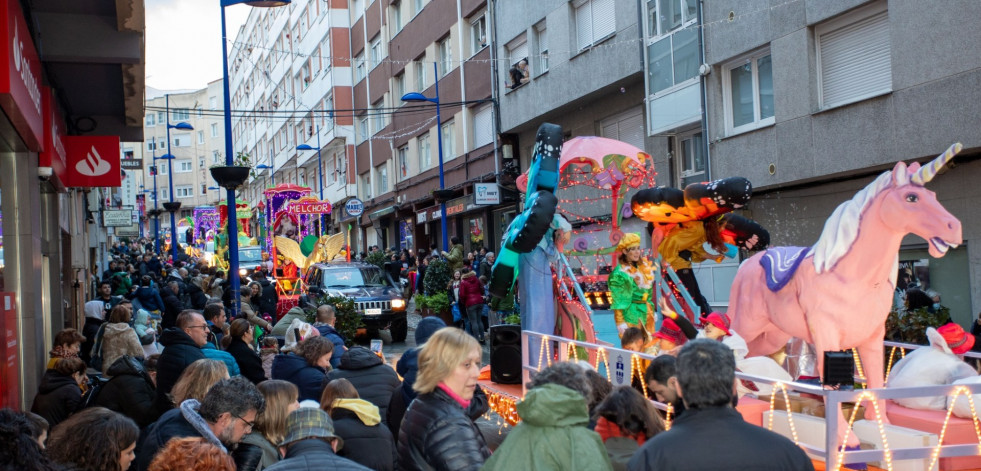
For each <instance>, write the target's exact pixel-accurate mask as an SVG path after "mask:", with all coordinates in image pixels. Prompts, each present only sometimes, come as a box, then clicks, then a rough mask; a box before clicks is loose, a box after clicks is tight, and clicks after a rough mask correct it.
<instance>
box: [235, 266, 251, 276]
mask: <svg viewBox="0 0 981 471" xmlns="http://www.w3.org/2000/svg"><path fill="white" fill-rule="evenodd" d="M248 274H249V270H248V269H245V268H239V269H238V275H239V276H245V275H248Z"/></svg>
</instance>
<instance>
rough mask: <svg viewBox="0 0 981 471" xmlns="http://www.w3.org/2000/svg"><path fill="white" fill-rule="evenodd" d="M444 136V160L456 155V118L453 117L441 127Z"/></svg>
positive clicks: (440, 130)
mask: <svg viewBox="0 0 981 471" xmlns="http://www.w3.org/2000/svg"><path fill="white" fill-rule="evenodd" d="M439 132H440V133H441V134H440V135H441V136H442V138H443V160H450V159H452V158H453V157H456V120H455V119H451V120H449V121H447V122H445V123H443V124H442V125H441V126H440V127H439Z"/></svg>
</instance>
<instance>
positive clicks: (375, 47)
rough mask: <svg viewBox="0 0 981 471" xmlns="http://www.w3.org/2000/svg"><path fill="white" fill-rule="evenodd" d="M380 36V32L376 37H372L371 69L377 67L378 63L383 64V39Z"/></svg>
mask: <svg viewBox="0 0 981 471" xmlns="http://www.w3.org/2000/svg"><path fill="white" fill-rule="evenodd" d="M379 36H381V35H380V34H379V35H375V39H372V40H371V46H370V48H371V50H370V53H371V56H370V57H371V64H370V65H369V68H371V69H374V68H375V67H377V66H378V64H381V61H382V57H383V56H382V46H381V40H380V39H379Z"/></svg>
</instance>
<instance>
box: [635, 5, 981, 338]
mask: <svg viewBox="0 0 981 471" xmlns="http://www.w3.org/2000/svg"><path fill="white" fill-rule="evenodd" d="M651 3H653V2H651ZM692 3H694V2H692ZM924 6H925V5H924V4H923V3H922V2H916V1H913V0H890V1H888V2H886V1H883V0H873V1H868V0H847V1H838V2H825V1H819V0H805V1H799V2H783V3H780V4H776V3H775V2H769V3H766V2H742V1H734V0H731V1H729V0H725V1H724V0H706V1H705V2H704V12H703V15H702V16H703V28H704V37H705V62H706V64H708V67H710V69H709V70H708V75H707V76H706V85H707V93H706V95H707V103H708V106H707V107H706V108H707V123H708V125H707V127H706V132H707V135H708V136H709V139H708V141H709V146H708V147H707V151H708V152H707V155H706V160H707V162H708V165H709V168H710V170H711V174H712V177H714V178H720V177H725V176H732V175H740V176H744V177H746V178H749V179H750V181H752V182H753V185H754V187H755V189H756V194H755V195H754V198H753V201H752V204H751V210H750V212H749V215H750V216H751V217H752V218H753V219H755V220H757V221H759V222H760V223H761V224H762V225H763V226H764V227H766V228H768V229H769V231H770V234H771V239H772V242H773V243H774V244H777V245H803V246H806V245H811V244H813V243H814V242H815V241H816V240H817V238H818V236H819V235H820V233H821V229H822V227H823V224H824V221H825V219H826V218H827V217H828V216H829V215H830V214H831V212H832V211H833V210H834V208H835V207H837V205H838V204H840V203H841V202H843V201H845V200H847V199H849V198H851V197H852V196H853V195H854V194H855V192H856V191H858V190H859V189H861V188H863V187H864V186H865V185H867V184H868V183H869V182H870V181H871V180H872V179H874V178H875V176H877V175H878V174H879V173H881V172H882V171H884V170H887V169H890V168H892V167H893V166H894V165H895V163H896V162H897V161H900V160H902V161H907V162H910V161H913V160H916V161H920V162H923V161H925V160H927V159H929V158H932V157H934V156H936V155H937V154H939V153H941V152H943V151H944V150H945V149H946V148H947V147H948V146H949V145H951V144H952V143H954V142H958V141H959V142H962V143H963V144H964V151H963V152H962V153H961V155H959V156H958V157H957V158H956V159H955V160H954V163H953V164H952V165H949V166H948V169H947V170H946V171H945V172H944V173H943V174H942V175H939V176H938V177H937V178H936V179H934V180H933V182H931V183H929V184H928V185H927V188H928V189H930V190H932V191H935V192H936V194H937V198H938V200H939V202H940V203H941V204H942V205H944V206H945V207H946V208H947V210H948V211H950V212H951V213H952V214H953V215H955V216H957V217H958V218H959V219H960V220H961V222H962V224H963V235H964V240H965V243H964V244H963V245H961V246H960V247H959V248H957V249H952V250H950V251H949V252H948V253H947V254H946V256H945V257H943V258H931V257H930V256H929V255H928V254H927V242H926V241H925V240H923V239H921V238H919V237H917V236H912V235H911V236H907V237H906V239H904V241H903V246H902V250H901V252H900V256H899V259H900V263H901V266H902V268H905V269H909V270H910V271H911V272H912V273H913V274H914V276H916V278H917V279H918V281H919V283H920V285H921V287H924V288H930V289H934V290H936V291H937V292H938V293H939V294H940V295H941V302H942V304H943V305H945V306H947V307H949V308H950V314H951V317H952V318H953V320H954V321H956V322H958V323H960V324H961V325H968V324H969V323H971V322H972V321H973V319H974V313H976V312H977V311H978V310H979V309H981V283H979V280H981V263H979V260H981V247H979V246H978V244H977V243H976V240H977V239H978V238H979V236H981V226H979V225H978V223H977V218H976V217H975V215H976V213H977V210H976V204H977V202H978V201H979V198H981V187H979V186H978V185H977V181H978V178H979V176H981V162H979V160H978V157H979V156H981V152H979V151H981V134H979V133H978V129H979V124H981V121H979V118H978V117H979V116H981V115H979V113H978V111H977V103H978V102H979V101H981V86H979V84H981V48H978V47H977V45H978V44H981V32H979V31H978V29H977V28H975V27H974V25H973V22H974V19H976V18H978V17H981V3H977V2H971V1H953V2H945V3H944V8H924Z"/></svg>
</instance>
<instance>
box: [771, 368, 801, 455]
mask: <svg viewBox="0 0 981 471" xmlns="http://www.w3.org/2000/svg"><path fill="white" fill-rule="evenodd" d="M777 389H779V390H781V391H783V402H784V404H785V405H786V406H787V422H789V423H790V436H792V437H793V438H794V445H798V446H800V438H799V437H798V436H797V426H796V425H794V412H793V411H792V410H791V407H790V395H789V394H787V385H785V384H783V383H782V382H776V383H773V392H772V393H771V394H770V420H768V421H767V424H766V429H767V430H773V411H774V410H776V407H777V393H776V390H777Z"/></svg>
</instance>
